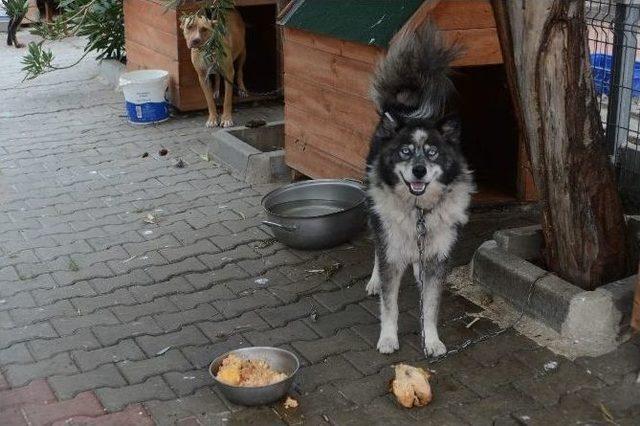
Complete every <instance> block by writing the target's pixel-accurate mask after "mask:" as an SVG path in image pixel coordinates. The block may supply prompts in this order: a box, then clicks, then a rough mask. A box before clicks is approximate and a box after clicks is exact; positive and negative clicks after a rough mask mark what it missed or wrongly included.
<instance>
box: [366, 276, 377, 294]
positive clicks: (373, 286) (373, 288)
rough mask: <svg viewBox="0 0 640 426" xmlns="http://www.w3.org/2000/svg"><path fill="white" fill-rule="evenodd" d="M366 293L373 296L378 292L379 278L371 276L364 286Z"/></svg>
mask: <svg viewBox="0 0 640 426" xmlns="http://www.w3.org/2000/svg"><path fill="white" fill-rule="evenodd" d="M365 290H366V291H367V294H368V295H369V296H375V295H376V294H380V280H378V279H376V278H374V277H371V279H370V280H369V282H368V283H367V287H366V288H365Z"/></svg>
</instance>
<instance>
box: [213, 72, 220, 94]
mask: <svg viewBox="0 0 640 426" xmlns="http://www.w3.org/2000/svg"><path fill="white" fill-rule="evenodd" d="M213 97H214V98H216V99H220V74H217V73H216V74H215V76H214V82H213Z"/></svg>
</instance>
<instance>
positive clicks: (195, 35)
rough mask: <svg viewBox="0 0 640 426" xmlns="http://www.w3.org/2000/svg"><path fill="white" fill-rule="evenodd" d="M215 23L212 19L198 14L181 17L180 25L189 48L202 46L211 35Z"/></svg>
mask: <svg viewBox="0 0 640 426" xmlns="http://www.w3.org/2000/svg"><path fill="white" fill-rule="evenodd" d="M216 23H217V22H216V21H214V20H211V19H207V18H206V17H204V16H199V15H195V16H187V17H185V18H183V19H182V22H181V25H180V27H181V28H182V34H183V35H184V39H185V40H186V41H187V47H188V48H189V49H198V48H200V47H202V45H203V44H204V43H205V42H206V41H207V40H209V37H211V34H212V33H213V27H214V26H215V25H216Z"/></svg>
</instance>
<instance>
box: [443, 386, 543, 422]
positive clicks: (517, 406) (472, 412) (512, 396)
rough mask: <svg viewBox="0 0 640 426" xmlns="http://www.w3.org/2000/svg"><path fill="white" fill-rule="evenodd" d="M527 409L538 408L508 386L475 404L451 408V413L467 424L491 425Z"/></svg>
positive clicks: (527, 398)
mask: <svg viewBox="0 0 640 426" xmlns="http://www.w3.org/2000/svg"><path fill="white" fill-rule="evenodd" d="M524 408H527V409H531V410H536V409H539V408H540V407H539V406H537V405H536V403H535V402H534V401H533V400H531V399H530V398H529V397H527V396H526V395H524V394H522V393H520V392H518V391H516V390H515V389H513V388H512V387H510V386H505V387H503V388H502V389H501V390H500V392H497V393H495V394H493V395H491V396H490V397H488V398H483V399H480V400H478V401H476V402H472V403H469V404H464V405H462V406H459V407H456V406H453V407H452V408H451V412H452V413H453V414H455V415H456V416H457V417H460V418H461V419H462V420H464V421H466V422H467V423H470V424H474V425H476V424H477V425H492V424H493V421H494V420H495V419H498V418H500V417H504V416H508V415H509V414H510V413H512V412H517V411H521V410H522V409H524Z"/></svg>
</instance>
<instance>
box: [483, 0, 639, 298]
mask: <svg viewBox="0 0 640 426" xmlns="http://www.w3.org/2000/svg"><path fill="white" fill-rule="evenodd" d="M492 3H493V8H494V14H495V17H496V23H497V26H498V32H499V35H500V42H501V45H502V52H503V57H504V62H505V66H506V70H507V75H508V79H509V86H510V89H511V93H512V98H513V102H514V108H515V110H516V115H517V116H518V121H519V124H520V132H521V133H522V137H523V138H524V140H525V145H526V147H527V153H528V156H529V159H530V162H531V167H532V171H533V175H534V181H535V184H536V187H537V190H538V193H539V195H540V202H541V205H542V229H543V234H544V241H545V246H544V250H543V256H544V259H545V261H546V264H547V268H548V269H550V270H551V271H553V272H555V273H556V274H558V275H560V276H561V277H563V278H564V279H566V280H568V281H570V282H572V283H574V284H576V285H578V286H580V287H582V288H584V289H594V288H596V287H598V286H600V285H602V284H605V283H607V282H609V281H612V280H615V279H618V278H621V277H624V276H627V275H629V272H630V271H629V268H628V262H627V248H626V226H625V220H624V214H623V209H622V204H621V201H620V197H619V194H618V191H617V188H616V183H615V177H614V173H613V168H612V166H611V164H610V163H609V160H608V157H607V156H606V155H605V153H604V149H603V147H604V133H603V129H602V125H601V123H600V116H599V113H598V109H597V103H596V97H595V93H594V91H593V83H592V76H591V69H590V65H589V52H588V46H587V28H586V25H585V20H584V0H492Z"/></svg>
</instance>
